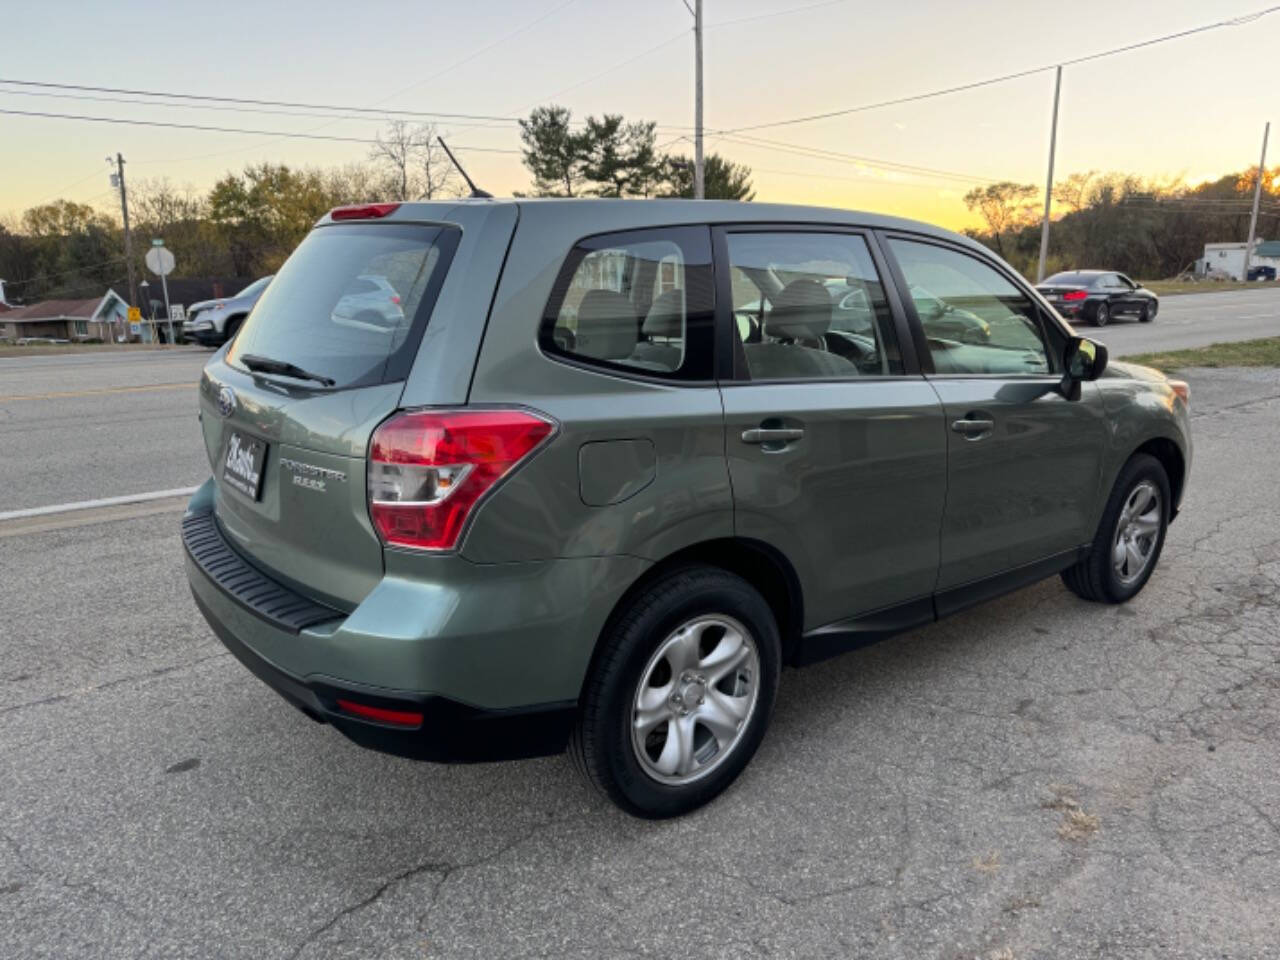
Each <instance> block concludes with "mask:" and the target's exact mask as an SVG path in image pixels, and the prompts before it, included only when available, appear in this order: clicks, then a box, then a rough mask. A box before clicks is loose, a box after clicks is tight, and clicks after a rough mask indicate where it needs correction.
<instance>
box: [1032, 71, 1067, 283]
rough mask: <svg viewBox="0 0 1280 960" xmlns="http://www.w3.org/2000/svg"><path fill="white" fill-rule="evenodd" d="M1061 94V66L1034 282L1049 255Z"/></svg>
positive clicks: (1039, 278)
mask: <svg viewBox="0 0 1280 960" xmlns="http://www.w3.org/2000/svg"><path fill="white" fill-rule="evenodd" d="M1061 94H1062V66H1061V65H1059V66H1058V75H1057V79H1055V80H1054V82H1053V125H1052V126H1051V127H1050V128H1049V179H1048V180H1047V181H1046V182H1045V185H1044V222H1043V223H1042V224H1041V225H1040V265H1039V266H1038V267H1037V268H1036V283H1039V282H1040V281H1041V280H1043V279H1044V261H1045V258H1046V257H1048V256H1049V206H1050V204H1052V203H1053V155H1054V153H1055V152H1056V150H1057V148H1058V98H1059V97H1060V96H1061Z"/></svg>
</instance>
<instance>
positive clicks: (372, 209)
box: [329, 203, 400, 220]
mask: <svg viewBox="0 0 1280 960" xmlns="http://www.w3.org/2000/svg"><path fill="white" fill-rule="evenodd" d="M398 209H400V204H398V203H358V204H355V205H354V206H350V207H334V208H333V209H332V210H330V211H329V218H330V219H331V220H377V219H379V218H380V217H387V216H390V215H391V214H393V213H395V212H396V211H397V210H398Z"/></svg>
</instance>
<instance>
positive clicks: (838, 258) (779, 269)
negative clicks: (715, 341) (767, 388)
mask: <svg viewBox="0 0 1280 960" xmlns="http://www.w3.org/2000/svg"><path fill="white" fill-rule="evenodd" d="M727 243H728V249H729V274H730V278H731V281H732V287H733V318H734V323H735V325H736V328H737V333H738V337H739V340H740V341H741V343H742V355H743V357H744V358H745V360H746V366H747V370H748V372H749V373H750V375H751V379H752V380H805V379H820V380H831V379H845V378H850V377H869V376H889V375H892V374H900V373H902V369H903V368H902V358H901V356H900V354H899V353H898V343H897V338H896V337H895V336H894V332H893V318H892V315H891V313H890V310H889V302H888V300H886V299H885V294H884V287H883V285H882V284H881V282H880V275H879V273H878V272H877V271H876V267H875V263H874V262H873V261H872V259H871V252H870V251H869V250H868V248H867V242H866V240H864V239H863V238H862V237H861V236H859V235H857V234H845V233H807V232H800V231H785V232H777V233H764V232H761V233H756V232H749V233H730V234H729V235H728V237H727Z"/></svg>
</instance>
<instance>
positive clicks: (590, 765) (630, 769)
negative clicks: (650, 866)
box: [569, 565, 782, 819]
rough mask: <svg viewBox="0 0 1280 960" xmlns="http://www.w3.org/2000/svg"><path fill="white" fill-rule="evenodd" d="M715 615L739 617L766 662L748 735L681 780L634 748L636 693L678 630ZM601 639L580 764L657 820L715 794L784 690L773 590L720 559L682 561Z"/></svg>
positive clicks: (582, 725)
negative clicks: (647, 762)
mask: <svg viewBox="0 0 1280 960" xmlns="http://www.w3.org/2000/svg"><path fill="white" fill-rule="evenodd" d="M715 614H719V615H722V616H728V617H732V618H733V619H734V620H736V621H738V622H739V623H740V624H741V625H743V626H744V627H745V628H746V629H747V630H748V631H749V632H750V634H751V639H752V640H754V642H755V646H756V650H757V653H758V655H759V664H760V670H759V677H758V678H757V680H756V682H757V685H758V686H757V693H756V698H755V701H754V708H753V709H752V710H751V712H750V713H749V714H748V715H747V716H746V718H745V720H744V721H743V722H744V723H745V724H746V726H745V728H744V730H743V732H742V733H741V734H740V735H739V739H738V740H737V741H736V743H734V744H733V746H731V747H730V748H729V750H728V752H727V753H726V755H725V756H724V759H723V761H720V762H718V763H717V764H716V765H715V766H714V767H712V768H710V769H709V770H708V771H707V773H706V775H705V776H701V777H700V778H699V779H695V780H693V781H692V782H690V783H686V784H680V785H669V784H666V783H662V782H660V781H659V780H657V779H655V778H654V777H652V776H650V775H649V774H648V773H646V772H645V770H644V768H643V767H642V766H641V764H640V761H639V760H638V759H637V756H636V751H635V750H634V749H633V746H632V741H631V724H632V716H633V714H632V710H633V698H634V696H635V694H636V691H637V690H638V689H639V687H640V684H641V678H642V675H643V673H644V671H645V668H646V666H647V665H649V663H650V660H651V658H652V657H654V656H655V655H656V653H657V651H658V649H659V647H660V645H662V644H663V642H664V641H665V640H666V639H667V638H668V636H670V635H671V633H672V631H674V630H676V628H677V627H679V626H680V625H681V624H684V623H686V622H687V621H689V620H691V619H693V618H696V617H701V616H708V615H715ZM600 643H601V648H600V651H599V653H598V655H597V658H596V662H595V665H594V667H593V668H592V671H591V673H590V675H589V676H588V677H587V681H586V686H585V689H584V692H583V697H582V708H581V711H580V714H579V718H578V723H577V725H576V727H575V729H574V731H573V735H572V737H571V738H570V742H569V754H570V756H571V757H572V759H573V762H574V765H575V766H576V767H577V768H578V770H579V772H580V773H582V774H583V776H585V777H586V778H587V780H588V781H589V782H590V783H591V784H592V785H593V786H594V787H595V788H596V789H597V790H599V791H600V792H601V793H602V794H603V795H604V796H605V797H607V798H608V799H610V800H612V801H613V802H614V803H615V804H617V805H618V806H619V807H621V808H622V809H623V810H625V811H627V812H628V813H631V814H633V815H635V816H638V817H645V818H647V819H661V818H665V817H674V816H679V815H680V814H683V813H688V812H689V811H690V810H694V809H696V808H697V807H700V806H702V805H703V804H705V803H707V802H708V801H710V800H712V799H714V798H715V797H716V796H717V795H718V794H719V793H721V791H723V790H724V789H725V788H726V787H728V786H729V784H731V783H732V782H733V781H734V780H735V779H736V778H737V776H738V774H740V773H741V772H742V770H743V768H745V767H746V765H747V764H748V763H749V762H750V760H751V757H752V756H753V755H754V754H755V752H756V749H757V748H758V747H759V746H760V742H761V740H762V739H763V738H764V734H765V730H766V729H767V727H768V725H769V718H770V715H771V714H772V712H773V704H774V700H775V698H776V696H777V689H778V675H779V672H780V670H781V664H782V649H781V642H780V639H779V636H778V626H777V623H776V622H775V621H774V617H773V612H772V610H771V609H770V608H769V605H768V604H767V603H766V602H765V601H764V598H763V597H761V596H760V594H759V593H758V592H756V590H755V589H754V588H753V587H752V586H751V585H750V584H749V583H747V582H746V581H745V580H743V579H742V578H741V577H738V576H736V575H734V574H732V573H729V572H727V571H725V570H721V569H719V568H717V567H710V566H700V565H699V566H688V567H681V568H677V569H674V570H672V571H671V572H670V573H668V574H666V575H664V576H662V577H660V578H659V579H657V580H655V581H654V582H653V583H651V584H649V585H648V586H647V587H645V588H644V589H643V590H642V591H640V592H639V593H638V594H637V595H636V596H634V597H633V598H632V599H631V600H630V601H629V602H628V603H627V604H626V606H625V607H624V608H622V609H620V610H618V611H617V612H616V613H615V614H614V616H613V618H612V619H611V620H610V623H609V625H608V626H606V628H605V631H604V634H603V635H602V637H601V639H600Z"/></svg>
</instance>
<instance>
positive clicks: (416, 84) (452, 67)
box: [377, 0, 577, 103]
mask: <svg viewBox="0 0 1280 960" xmlns="http://www.w3.org/2000/svg"><path fill="white" fill-rule="evenodd" d="M574 3H577V0H565V2H564V3H562V4H560V5H559V6H557V7H553V8H552V9H550V10H548V11H547V12H546V13H544V14H542V15H541V16H540V17H536V18H534V19H533V20H530V21H529V22H528V23H526V24H525V25H524V26H522V27H517V28H516V29H515V30H512V31H511V32H510V33H506V34H504V35H503V36H501V37H499V38H498V39H497V40H494V41H493V42H492V43H490V44H487V45H485V46H483V47H480V48H479V49H477V50H475V51H473V52H472V53H470V54H468V55H467V56H465V57H463V58H462V59H461V60H458V61H456V62H454V63H451V64H449V66H447V67H445V68H444V69H443V70H438V71H436V72H435V73H433V74H431V75H430V76H429V77H424V78H423V79H421V80H415V81H414V82H413V83H411V84H409V85H408V86H407V87H403V88H401V89H400V90H397V91H396V92H395V93H392V94H389V95H387V96H386V97H383V98H382V99H381V100H379V101H377V102H378V103H386V102H387V101H388V100H391V99H394V98H395V97H398V96H400V94H402V93H406V92H408V91H409V90H412V89H413V88H414V87H420V86H422V85H423V84H424V83H430V82H431V81H432V80H437V79H439V78H440V77H443V76H444V75H445V74H447V73H452V72H453V71H454V70H456V69H458V67H460V66H462V65H463V64H464V63H469V62H470V61H472V60H474V59H475V58H476V57H478V56H480V54H482V53H487V52H488V51H490V50H492V49H493V48H494V47H496V46H498V45H499V44H503V43H506V42H507V41H508V40H510V39H511V38H512V37H515V36H518V35H519V34H521V33H524V32H525V31H526V30H531V29H532V28H533V27H536V26H537V25H538V24H540V23H542V21H544V20H546V19H547V18H548V17H550V16H552V15H553V14H556V13H559V12H560V11H561V10H563V9H564V8H565V7H568V6H571V5H572V4H574Z"/></svg>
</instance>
